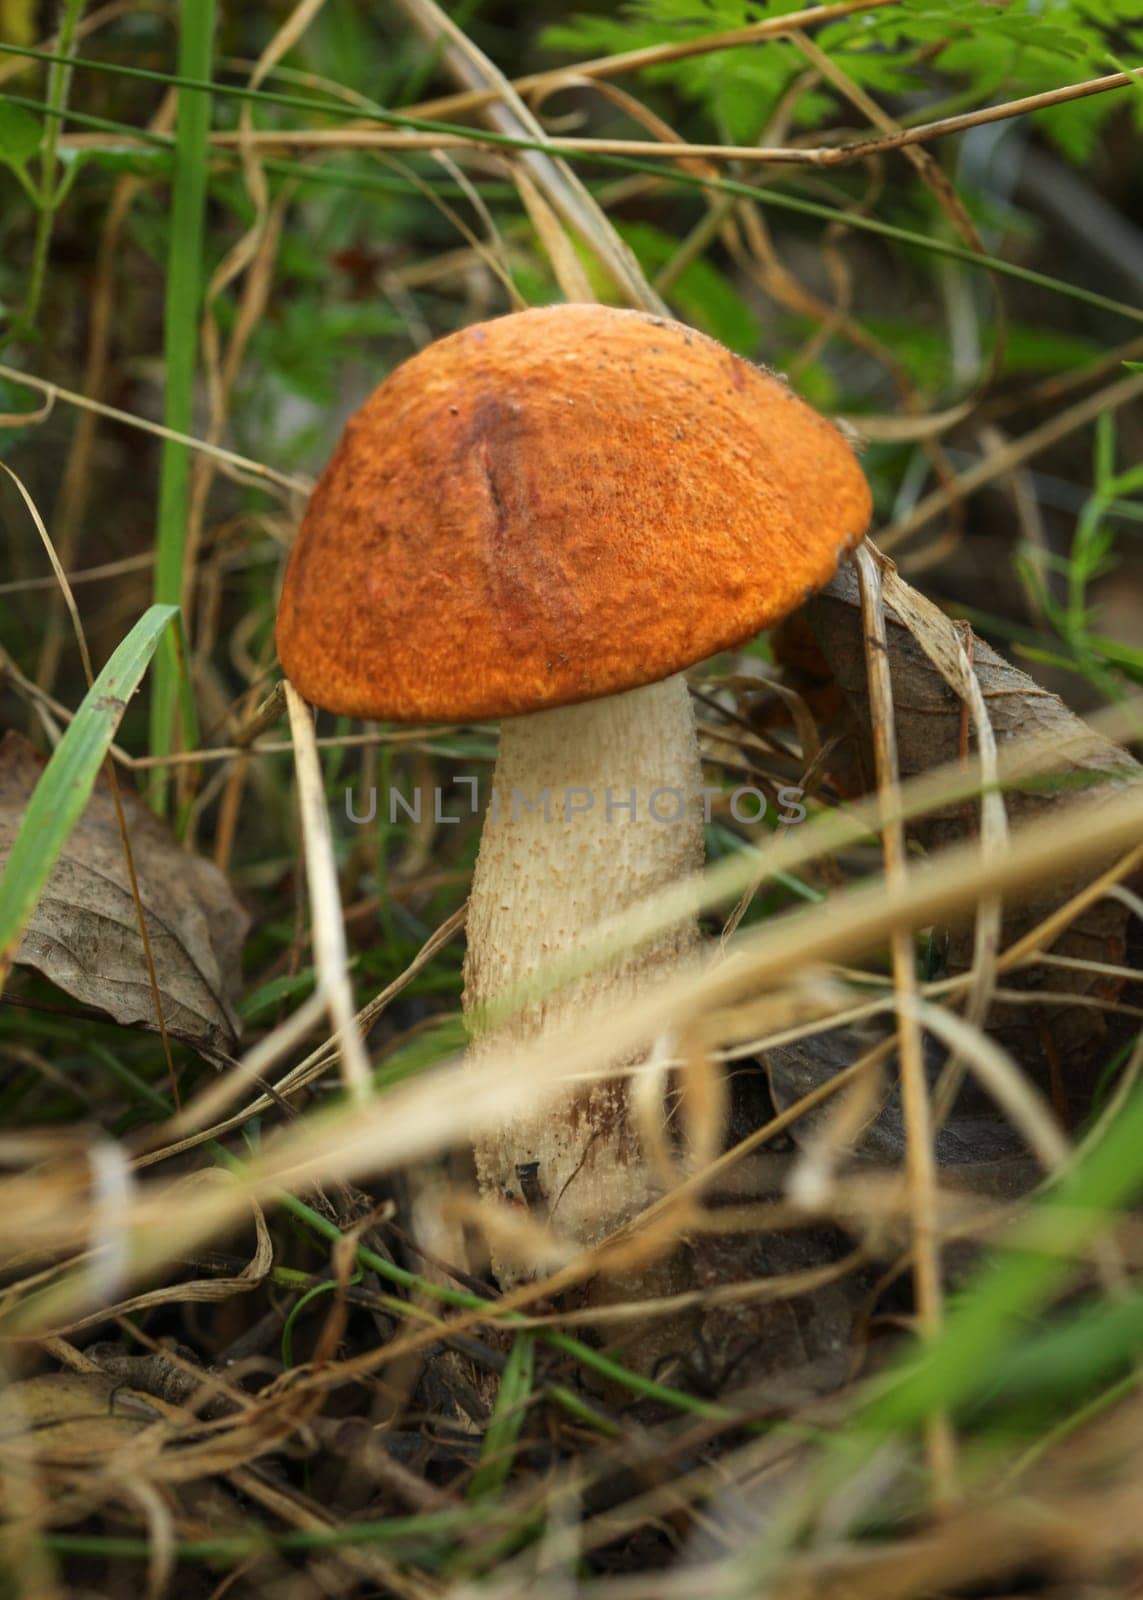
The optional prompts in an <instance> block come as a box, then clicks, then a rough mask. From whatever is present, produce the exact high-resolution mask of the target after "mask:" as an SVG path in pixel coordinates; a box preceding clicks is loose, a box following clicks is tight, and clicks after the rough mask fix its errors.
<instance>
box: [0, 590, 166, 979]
mask: <svg viewBox="0 0 1143 1600" xmlns="http://www.w3.org/2000/svg"><path fill="white" fill-rule="evenodd" d="M175 615H176V608H175V607H174V606H160V605H156V606H151V608H150V610H148V611H146V612H145V613H144V614H143V616H141V617H140V618H139V621H138V622H137V623H136V624H135V626H134V627H133V628H132V629H131V632H130V633H129V634H128V635H127V637H126V638H125V639H124V640H123V642H122V644H120V645H119V647H118V649H117V650H116V651H115V652H114V654H113V655H112V657H111V659H110V660H109V661H108V663H107V665H106V666H105V667H104V669H103V671H102V672H101V673H100V674H99V676H98V678H96V680H95V682H94V683H93V684H92V686H91V688H90V689H89V690H88V692H87V694H86V696H85V697H84V700H83V704H82V705H81V706H80V708H79V710H78V711H77V712H76V714H75V718H74V720H73V721H72V724H71V726H70V727H69V728H68V730H67V732H66V733H65V734H64V736H63V738H62V739H61V740H60V742H59V745H58V746H57V748H56V751H55V753H54V755H53V756H52V758H51V760H50V761H49V762H48V764H47V767H46V768H45V770H44V773H43V776H42V777H41V778H40V781H39V783H37V785H36V787H35V790H34V792H33V794H32V798H31V800H30V801H29V802H28V809H27V811H25V813H24V820H23V821H22V822H21V824H20V831H19V833H18V834H17V835H16V838H15V841H14V843H13V845H12V849H11V852H10V854H9V856H8V862H7V865H6V867H5V868H4V876H3V878H0V981H2V980H3V976H4V974H5V973H6V971H7V969H8V967H9V966H10V965H11V962H12V953H13V951H14V950H15V947H16V941H17V940H18V939H19V937H20V935H21V933H22V932H23V930H24V927H25V925H26V924H27V921H28V918H29V917H30V916H31V914H32V911H33V910H34V909H35V905H36V902H37V900H38V899H39V897H40V894H41V892H42V890H43V887H44V884H45V883H46V882H47V880H48V876H49V874H50V873H51V870H52V868H53V867H54V866H55V864H56V859H57V858H58V856H59V853H60V851H61V850H62V849H63V847H64V845H65V844H66V843H67V839H68V835H69V834H70V833H71V830H72V828H73V827H74V826H75V824H76V822H77V821H78V820H79V816H80V813H81V812H82V811H83V808H84V806H85V805H86V804H87V802H88V799H89V798H90V796H91V791H92V789H93V788H94V786H95V780H96V778H97V776H98V774H99V769H100V767H101V766H102V764H103V761H104V759H105V758H106V755H107V752H108V750H109V748H110V746H111V741H112V739H113V738H114V737H115V730H116V728H117V727H118V726H119V723H120V720H121V719H122V716H123V712H124V711H125V710H126V707H127V702H128V700H129V699H130V698H131V696H132V695H133V694H134V692H135V690H136V689H137V688H138V687H139V683H140V681H141V679H142V677H143V674H144V672H146V670H147V667H148V665H149V663H150V660H151V657H152V656H153V655H154V654H155V650H156V648H157V647H158V644H159V641H160V639H161V638H162V636H163V633H164V632H165V630H166V628H167V627H168V625H169V623H170V622H171V620H172V619H173V618H174V616H175Z"/></svg>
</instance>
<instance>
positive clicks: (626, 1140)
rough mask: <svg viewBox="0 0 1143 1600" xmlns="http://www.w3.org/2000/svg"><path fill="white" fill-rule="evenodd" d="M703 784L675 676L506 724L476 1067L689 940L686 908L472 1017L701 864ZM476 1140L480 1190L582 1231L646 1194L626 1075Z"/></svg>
mask: <svg viewBox="0 0 1143 1600" xmlns="http://www.w3.org/2000/svg"><path fill="white" fill-rule="evenodd" d="M701 785H702V772H701V767H700V764H699V754H698V744H697V740H696V736H695V725H694V714H693V712H692V709H691V704H690V697H689V695H688V692H687V686H686V683H685V680H684V679H683V678H682V677H681V676H675V677H671V678H668V679H666V680H664V681H663V682H662V683H657V684H653V685H650V686H648V687H645V688H640V689H634V690H632V691H630V692H629V693H626V694H620V695H612V696H610V697H608V698H606V699H601V700H594V701H590V702H588V703H586V704H583V705H576V706H569V707H564V708H561V709H559V710H554V711H543V712H538V713H536V714H534V715H531V716H523V717H516V718H513V719H511V720H509V721H506V722H505V723H504V724H503V726H502V728H501V733H500V754H499V757H498V759H497V763H496V770H495V774H494V779H493V795H492V797H491V799H490V803H489V807H488V811H487V814H486V818H485V823H484V832H483V835H482V837H481V842H480V854H479V857H478V859H477V863H476V871H475V874H474V877H473V884H472V896H471V899H470V901H469V910H468V954H467V956H466V959H465V990H464V1007H465V1014H466V1017H467V1018H468V1021H469V1027H470V1032H472V1033H473V1035H474V1037H473V1042H472V1045H471V1047H470V1051H469V1059H470V1063H471V1066H472V1069H473V1070H474V1071H477V1070H479V1065H480V1058H481V1055H482V1053H483V1052H484V1051H485V1050H487V1049H488V1048H489V1047H490V1045H492V1044H494V1043H496V1042H502V1041H512V1042H516V1043H518V1042H520V1041H521V1040H527V1039H529V1038H533V1037H535V1036H536V1035H537V1034H538V1032H539V1031H540V1029H541V1028H542V1027H543V1026H544V1024H545V1023H546V1022H548V1021H557V1022H558V1021H566V1020H567V1019H569V1018H570V1017H574V1016H575V1015H576V1014H577V1013H579V1012H582V1011H583V1010H584V1009H585V1008H586V1006H587V1005H589V1004H591V1003H593V1002H596V1001H600V1000H602V1001H608V1000H614V999H615V998H617V997H620V996H622V995H623V994H625V993H634V992H635V990H636V989H637V987H638V986H639V984H640V983H641V981H644V980H645V979H646V978H647V977H648V976H649V975H652V974H653V975H660V974H661V973H662V971H663V970H664V969H665V968H669V967H670V966H672V965H673V964H675V963H677V962H679V961H680V960H681V959H683V958H684V957H685V956H686V955H688V954H690V953H691V952H692V951H693V950H694V948H695V944H696V941H697V930H696V928H695V926H694V924H693V923H687V924H685V925H683V926H681V927H677V928H674V929H672V930H670V931H669V932H668V933H666V934H664V935H663V936H662V937H660V938H659V939H658V940H657V941H655V942H654V943H653V944H651V945H648V946H645V947H644V948H643V949H641V950H640V951H639V952H638V954H637V955H636V956H634V957H632V958H630V959H627V960H624V961H623V962H621V963H620V964H618V965H612V966H610V967H607V968H604V969H602V970H600V971H597V972H594V973H591V974H589V975H588V976H587V977H585V978H582V979H580V980H578V981H577V982H576V983H575V984H573V985H571V986H570V987H568V988H566V989H563V990H561V991H560V992H559V993H558V994H555V995H551V996H549V997H547V998H546V999H540V1000H536V1001H533V1002H532V1003H529V1004H528V1005H526V1006H525V1007H524V1008H523V1009H521V1010H519V1011H517V1012H516V1013H515V1014H514V1015H512V1016H511V1017H510V1018H509V1019H508V1020H507V1021H501V1022H499V1023H498V1024H496V1025H495V1027H494V1028H493V1029H492V1030H491V1031H488V1032H485V1033H479V1032H478V1029H479V1027H480V1025H481V1020H480V1013H481V1012H482V1010H483V1008H485V1007H487V1006H489V1005H490V1004H493V1003H495V1002H497V1001H501V1000H503V999H504V998H505V997H508V996H511V995H512V994H513V993H514V992H516V993H519V992H520V991H521V990H526V989H527V987H528V985H529V983H530V982H535V980H536V979H537V978H538V976H539V975H540V974H541V973H542V971H543V969H544V967H545V963H548V962H550V961H551V960H552V958H553V957H558V956H559V955H561V954H566V953H568V952H572V951H576V950H579V949H582V948H583V947H584V946H585V945H587V944H588V943H589V942H590V940H591V938H592V935H593V933H595V931H596V930H597V929H598V928H599V925H600V924H601V923H602V922H604V921H605V920H607V919H608V918H610V917H612V916H613V915H615V914H616V913H618V912H621V911H623V910H625V909H626V908H627V907H629V906H631V905H633V904H635V903H636V902H637V901H640V900H643V899H646V898H647V897H648V896H649V895H652V894H653V893H654V892H655V891H656V890H657V889H660V888H661V887H663V885H665V884H667V883H671V882H674V881H675V880H677V879H678V878H680V877H683V876H685V875H687V874H689V873H691V872H695V871H697V870H698V869H700V868H701V866H702V864H703V832H702V798H701ZM616 1064H617V1065H622V1064H624V1063H622V1062H620V1063H616ZM626 1064H630V1063H626ZM475 1148H476V1165H477V1172H478V1176H479V1179H480V1185H481V1190H482V1192H483V1193H484V1195H485V1196H486V1197H488V1198H498V1199H501V1200H507V1201H510V1202H514V1203H518V1204H519V1203H523V1204H526V1205H529V1207H530V1209H531V1210H532V1211H533V1212H536V1211H537V1210H538V1211H539V1212H540V1214H541V1215H542V1216H545V1217H546V1216H550V1219H551V1223H552V1225H553V1227H554V1228H555V1229H556V1230H557V1231H558V1232H559V1233H560V1234H562V1235H564V1236H565V1237H570V1238H572V1239H574V1240H575V1241H577V1242H578V1243H579V1244H581V1245H591V1244H594V1243H596V1242H598V1240H599V1239H601V1238H602V1237H603V1236H604V1235H605V1234H607V1233H608V1232H610V1231H611V1230H612V1229H613V1228H614V1227H616V1226H618V1225H619V1224H621V1223H622V1222H624V1221H626V1220H627V1219H628V1218H629V1217H630V1216H632V1215H633V1214H634V1213H635V1212H637V1211H638V1210H640V1209H641V1208H642V1207H643V1206H644V1205H645V1204H646V1203H647V1202H648V1200H649V1199H650V1198H652V1196H653V1193H654V1184H653V1180H652V1176H651V1173H650V1171H649V1168H648V1163H647V1161H646V1159H645V1156H644V1153H643V1150H642V1148H641V1144H640V1140H639V1137H638V1134H637V1132H636V1129H635V1127H634V1125H633V1121H632V1118H631V1115H630V1112H629V1106H628V1089H627V1084H626V1082H625V1080H624V1078H623V1077H616V1078H610V1079H606V1080H603V1081H596V1082H593V1083H586V1084H585V1083H577V1084H576V1085H575V1086H574V1087H568V1088H566V1089H559V1090H558V1091H557V1093H556V1097H555V1098H554V1099H553V1098H552V1097H551V1095H550V1093H549V1094H548V1095H547V1097H546V1098H545V1099H543V1100H540V1101H538V1102H537V1107H536V1109H535V1111H534V1112H528V1113H525V1114H521V1115H518V1116H516V1117H515V1118H513V1119H512V1121H510V1122H509V1123H507V1124H506V1125H505V1126H504V1127H502V1128H501V1129H499V1130H498V1131H497V1132H496V1133H494V1134H491V1135H488V1136H486V1137H484V1138H482V1139H481V1140H480V1141H479V1142H478V1143H477V1145H476V1147H475ZM533 1164H535V1165H534V1166H533ZM495 1265H496V1267H497V1271H498V1275H499V1276H500V1278H501V1281H502V1282H503V1281H506V1280H507V1281H512V1280H515V1279H519V1278H521V1277H525V1276H527V1275H528V1274H527V1266H526V1264H523V1263H517V1264H514V1265H513V1264H509V1263H505V1262H497V1263H495Z"/></svg>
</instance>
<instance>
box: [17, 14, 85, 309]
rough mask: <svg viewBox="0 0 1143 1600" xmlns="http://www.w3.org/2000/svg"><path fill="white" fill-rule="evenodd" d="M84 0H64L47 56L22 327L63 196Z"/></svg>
mask: <svg viewBox="0 0 1143 1600" xmlns="http://www.w3.org/2000/svg"><path fill="white" fill-rule="evenodd" d="M83 7H84V0H67V3H66V5H65V7H64V14H63V21H62V22H61V23H60V33H59V46H58V49H57V50H56V51H55V53H54V54H53V55H52V56H51V57H50V58H49V59H50V62H51V64H50V66H49V67H48V106H49V107H50V110H51V112H53V113H55V114H54V115H50V114H49V116H48V117H47V120H46V124H45V127H44V148H43V151H42V153H41V158H40V188H39V193H38V195H37V196H36V205H37V208H38V215H37V218H36V236H35V239H34V241H33V244H32V263H31V266H30V268H29V271H28V292H27V294H26V296H25V298H24V315H23V321H24V326H25V328H28V329H31V328H34V327H35V323H36V318H37V317H38V316H39V312H40V301H41V300H42V299H43V294H44V280H45V277H46V275H47V266H48V253H49V251H50V249H51V243H52V228H53V225H54V223H55V215H56V210H57V208H58V205H59V202H60V199H61V197H62V192H63V186H62V185H60V186H59V187H57V185H56V160H57V154H58V150H59V141H60V132H61V129H62V127H63V110H64V107H65V105H66V103H67V94H68V86H69V84H70V83H71V74H72V66H71V62H70V59H69V58H70V56H71V48H72V45H73V44H74V43H75V32H76V29H77V28H78V26H79V19H80V17H81V16H82V15H83Z"/></svg>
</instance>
